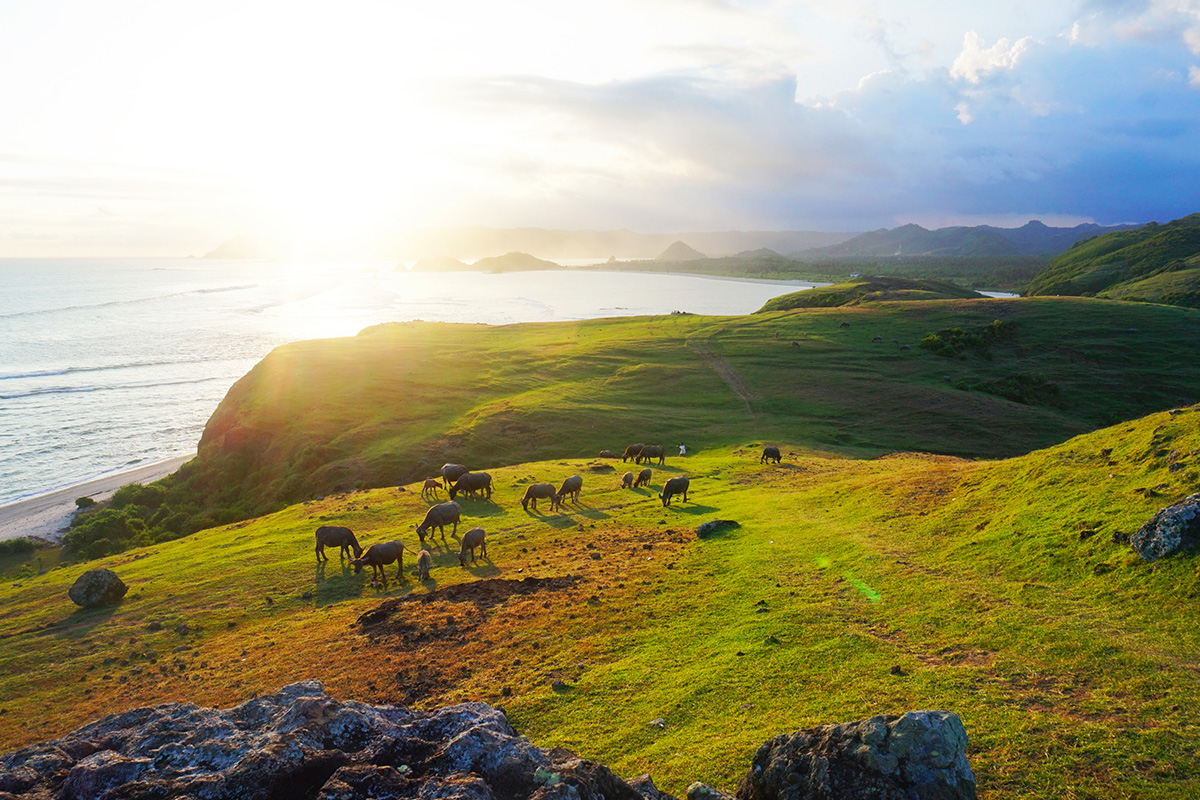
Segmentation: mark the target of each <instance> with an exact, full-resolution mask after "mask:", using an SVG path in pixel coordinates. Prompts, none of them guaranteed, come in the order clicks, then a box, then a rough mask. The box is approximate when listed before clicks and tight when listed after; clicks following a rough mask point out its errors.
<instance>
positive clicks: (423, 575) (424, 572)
mask: <svg viewBox="0 0 1200 800" xmlns="http://www.w3.org/2000/svg"><path fill="white" fill-rule="evenodd" d="M432 565H433V556H431V555H430V554H429V551H428V550H422V551H421V552H419V553H417V577H418V578H420V579H421V581H422V582H423V581H427V580H429V567H430V566H432Z"/></svg>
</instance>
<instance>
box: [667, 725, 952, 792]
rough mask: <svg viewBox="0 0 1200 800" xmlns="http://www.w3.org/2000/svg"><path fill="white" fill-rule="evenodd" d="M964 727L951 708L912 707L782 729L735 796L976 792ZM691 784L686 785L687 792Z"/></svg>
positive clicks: (756, 758) (757, 757)
mask: <svg viewBox="0 0 1200 800" xmlns="http://www.w3.org/2000/svg"><path fill="white" fill-rule="evenodd" d="M966 746H967V732H966V730H965V729H964V728H963V724H962V721H961V720H959V718H958V715H957V714H954V713H952V712H950V711H910V712H908V713H906V714H904V715H903V716H899V717H897V716H895V715H891V714H888V715H884V716H878V717H871V718H870V719H864V720H859V721H858V722H847V723H844V724H842V725H822V726H820V727H817V728H810V729H808V730H803V731H797V732H796V733H792V734H783V735H780V736H776V737H775V738H774V739H771V740H770V741H768V742H767V743H766V744H764V745H763V746H762V747H760V748H758V752H757V753H755V755H754V763H753V765H752V766H751V768H750V771H749V772H748V773H746V776H745V777H744V778H742V783H741V785H740V786H739V787H738V790H737V796H738V800H859V798H872V799H873V800H975V776H974V774H972V772H971V767H970V765H968V764H967V757H966V752H965V751H966ZM691 796H692V790H691V789H689V790H688V797H689V798H691Z"/></svg>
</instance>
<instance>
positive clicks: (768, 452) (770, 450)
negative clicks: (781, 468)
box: [758, 447, 783, 464]
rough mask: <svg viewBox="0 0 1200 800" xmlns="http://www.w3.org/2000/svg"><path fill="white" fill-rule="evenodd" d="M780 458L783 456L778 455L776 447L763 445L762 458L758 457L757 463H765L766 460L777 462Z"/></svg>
mask: <svg viewBox="0 0 1200 800" xmlns="http://www.w3.org/2000/svg"><path fill="white" fill-rule="evenodd" d="M782 460H783V456H781V455H779V448H778V447H764V448H763V452H762V458H760V459H758V463H760V464H765V463H766V462H768V461H774V462H775V463H776V464H778V463H779V462H780V461H782Z"/></svg>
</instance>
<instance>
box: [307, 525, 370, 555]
mask: <svg viewBox="0 0 1200 800" xmlns="http://www.w3.org/2000/svg"><path fill="white" fill-rule="evenodd" d="M326 547H340V548H341V551H340V552H341V556H342V558H348V557H349V556H350V548H354V557H355V558H358V557H359V556H361V555H362V551H363V549H362V547H361V546H360V545H359V543H358V539H355V538H354V532H353V531H352V530H350V529H349V528H343V527H342V526H341V525H322V526H321V527H319V528H317V547H316V552H317V563H318V564H320V563H321V562H322V561H328V560H329V556H327V555H325V548H326Z"/></svg>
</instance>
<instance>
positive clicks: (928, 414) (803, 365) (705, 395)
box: [73, 299, 1200, 555]
mask: <svg viewBox="0 0 1200 800" xmlns="http://www.w3.org/2000/svg"><path fill="white" fill-rule="evenodd" d="M1099 309H1103V312H1102V314H1097V313H1096V312H1097V310H1099ZM996 320H1000V321H1001V322H1003V323H1004V324H1003V330H1004V333H1005V335H1004V336H1003V337H1002V338H999V339H994V340H993V339H991V338H986V337H984V336H982V335H981V333H982V332H986V331H990V330H992V329H994V328H995V327H996V326H994V325H993V323H994V321H996ZM843 324H844V325H846V327H843ZM931 335H933V339H934V340H935V343H936V344H938V345H939V346H938V347H936V348H928V349H927V348H926V347H922V346H919V345H920V344H921V343H922V342H924V341H926V340H929V339H930V336H931ZM877 337H878V339H879V341H874V340H875V339H876V338H877ZM1196 341H1200V313H1197V312H1196V311H1191V310H1186V309H1172V308H1167V307H1156V306H1147V305H1139V304H1110V303H1102V302H1101V301H1094V300H1083V299H1075V300H1066V299H1063V300H1055V299H1022V300H961V301H930V302H924V303H879V304H872V305H866V306H856V307H849V308H834V309H809V310H803V311H791V312H776V313H764V314H756V315H753V316H750V317H699V316H693V315H672V316H667V317H657V318H636V319H607V320H591V321H584V322H572V323H552V324H529V325H513V326H504V327H490V326H483V325H448V324H429V323H404V324H396V325H386V326H380V327H376V328H372V329H368V330H367V331H364V332H363V333H362V334H360V335H358V336H356V337H351V338H346V339H335V340H323V341H310V342H298V343H295V344H291V345H287V346H284V347H281V348H278V349H277V350H275V351H274V352H273V353H271V354H270V355H269V356H268V357H267V358H266V359H264V360H263V361H262V362H261V363H260V364H258V365H257V366H256V367H255V368H254V369H253V370H251V372H250V373H249V374H247V375H246V376H245V377H244V378H242V379H241V380H239V381H238V382H237V383H236V384H235V385H234V386H233V388H232V389H230V391H229V394H228V395H227V397H226V398H225V400H224V401H223V402H222V403H221V405H220V407H219V408H218V409H217V411H216V413H214V415H213V416H212V418H211V419H210V421H209V423H208V425H207V427H206V429H205V432H204V436H203V439H202V440H201V442H200V446H199V455H198V456H197V458H196V459H195V460H194V461H192V462H191V463H190V464H188V465H186V466H185V467H184V468H183V469H181V470H180V471H179V472H178V473H176V475H174V476H172V477H171V478H170V479H168V480H166V481H165V482H163V483H161V484H159V485H156V486H155V487H153V489H147V490H145V491H143V490H138V489H134V490H133V491H131V492H126V493H123V494H121V493H119V494H118V496H117V498H115V499H114V503H115V504H117V505H123V506H124V509H122V511H123V513H128V514H131V515H133V516H134V517H136V518H137V520H136V521H134V522H132V523H128V524H126V523H125V522H122V520H120V519H104V520H101V519H100V518H99V517H98V518H97V522H98V523H99V522H103V525H99V524H98V525H97V529H96V530H91V529H90V528H88V529H82V528H81V529H80V530H79V531H78V532H77V533H76V534H73V537H75V538H74V540H73V547H75V549H77V550H78V551H80V552H85V553H88V554H90V555H102V554H104V553H106V552H113V551H115V550H117V549H121V548H123V547H125V546H127V545H128V543H129V542H151V541H158V540H162V539H165V538H171V537H173V536H177V535H179V534H187V533H191V532H193V531H195V530H199V529H202V528H206V527H211V526H213V525H218V524H227V523H230V522H235V521H237V520H240V519H246V518H248V517H251V516H257V515H260V514H264V513H268V512H270V511H274V510H277V509H279V508H282V507H283V506H284V505H286V504H287V503H292V502H297V501H299V500H303V499H307V498H312V497H317V496H320V495H324V494H328V493H331V492H337V491H345V490H348V489H351V488H365V487H377V486H388V485H396V484H399V483H403V482H409V481H413V480H416V479H418V478H421V477H424V476H427V475H431V474H435V473H436V472H437V470H438V469H439V468H440V467H441V465H442V464H443V463H445V462H448V461H452V462H457V463H464V464H467V465H468V466H471V467H475V468H478V467H479V466H480V465H508V464H519V463H522V462H525V461H530V460H539V459H546V458H552V457H561V456H564V455H572V456H577V457H578V456H586V455H593V454H596V453H598V452H599V451H600V450H601V449H603V448H606V447H608V448H613V447H616V448H623V447H624V446H625V445H626V444H629V443H631V442H634V441H646V442H649V443H656V444H664V445H667V446H672V445H674V444H676V443H678V442H681V441H682V442H686V443H687V444H688V445H690V446H691V447H692V448H696V449H711V448H713V447H718V446H728V445H730V444H732V443H735V442H739V441H747V440H748V439H752V438H760V437H770V438H778V439H781V440H784V441H791V442H795V443H796V444H797V445H803V446H805V447H807V448H811V449H814V450H820V451H827V452H840V453H847V454H857V455H878V454H882V453H887V452H891V451H898V450H901V451H903V450H921V451H928V452H937V453H947V454H953V455H959V456H967V457H996V456H1006V455H1013V454H1017V453H1023V452H1028V451H1030V450H1032V449H1035V448H1038V447H1044V446H1047V445H1050V444H1053V443H1056V442H1061V441H1063V440H1064V439H1066V438H1069V437H1070V436H1073V435H1076V434H1078V433H1082V432H1084V431H1087V430H1091V429H1094V428H1096V427H1099V426H1102V425H1107V424H1111V423H1113V422H1116V421H1119V420H1122V419H1128V418H1132V417H1136V416H1139V415H1142V414H1145V413H1148V412H1150V411H1153V410H1156V409H1159V408H1164V407H1167V406H1171V405H1177V404H1181V403H1186V402H1192V401H1194V399H1195V398H1196V397H1198V396H1200V373H1197V372H1196V371H1195V370H1191V369H1186V368H1180V365H1186V364H1189V363H1191V359H1192V358H1193V356H1194V348H1195V342H1196ZM90 524H91V523H90V522H89V523H88V525H90ZM143 529H144V530H143Z"/></svg>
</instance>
